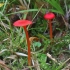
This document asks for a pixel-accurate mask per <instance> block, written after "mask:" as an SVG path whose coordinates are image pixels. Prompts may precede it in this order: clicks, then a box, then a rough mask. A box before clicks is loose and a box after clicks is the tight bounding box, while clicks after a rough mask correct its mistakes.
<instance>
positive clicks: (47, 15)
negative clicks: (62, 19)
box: [44, 12, 55, 20]
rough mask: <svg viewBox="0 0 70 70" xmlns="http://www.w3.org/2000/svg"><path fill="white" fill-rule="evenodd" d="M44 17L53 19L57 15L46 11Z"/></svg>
mask: <svg viewBox="0 0 70 70" xmlns="http://www.w3.org/2000/svg"><path fill="white" fill-rule="evenodd" d="M44 18H45V19H46V20H51V19H53V18H55V15H54V13H52V12H49V13H46V14H45V15H44Z"/></svg>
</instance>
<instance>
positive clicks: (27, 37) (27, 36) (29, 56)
mask: <svg viewBox="0 0 70 70" xmlns="http://www.w3.org/2000/svg"><path fill="white" fill-rule="evenodd" d="M23 28H24V31H25V34H26V39H27V46H28V65H29V66H30V65H31V52H30V41H29V35H28V31H27V28H26V26H24V27H23Z"/></svg>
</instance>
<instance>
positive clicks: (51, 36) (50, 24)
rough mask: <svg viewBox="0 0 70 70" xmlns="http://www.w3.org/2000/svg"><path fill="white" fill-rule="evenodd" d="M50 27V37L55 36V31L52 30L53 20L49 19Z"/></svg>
mask: <svg viewBox="0 0 70 70" xmlns="http://www.w3.org/2000/svg"><path fill="white" fill-rule="evenodd" d="M49 29H50V39H52V38H53V34H52V33H53V31H52V23H51V20H49Z"/></svg>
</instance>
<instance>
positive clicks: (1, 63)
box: [0, 60, 10, 70]
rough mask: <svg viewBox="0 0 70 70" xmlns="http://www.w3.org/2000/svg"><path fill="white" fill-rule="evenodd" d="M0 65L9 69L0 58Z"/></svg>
mask: <svg viewBox="0 0 70 70" xmlns="http://www.w3.org/2000/svg"><path fill="white" fill-rule="evenodd" d="M0 66H2V67H3V68H4V69H5V70H10V68H9V67H8V66H7V65H6V64H5V62H4V61H2V60H0Z"/></svg>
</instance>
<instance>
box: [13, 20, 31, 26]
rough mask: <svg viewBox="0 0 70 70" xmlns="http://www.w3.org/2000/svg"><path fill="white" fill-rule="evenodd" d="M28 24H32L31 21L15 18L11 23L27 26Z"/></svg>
mask: <svg viewBox="0 0 70 70" xmlns="http://www.w3.org/2000/svg"><path fill="white" fill-rule="evenodd" d="M30 24H32V21H29V20H17V21H16V22H14V23H13V25H14V26H16V27H21V26H27V25H30Z"/></svg>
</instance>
